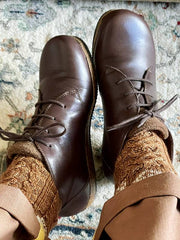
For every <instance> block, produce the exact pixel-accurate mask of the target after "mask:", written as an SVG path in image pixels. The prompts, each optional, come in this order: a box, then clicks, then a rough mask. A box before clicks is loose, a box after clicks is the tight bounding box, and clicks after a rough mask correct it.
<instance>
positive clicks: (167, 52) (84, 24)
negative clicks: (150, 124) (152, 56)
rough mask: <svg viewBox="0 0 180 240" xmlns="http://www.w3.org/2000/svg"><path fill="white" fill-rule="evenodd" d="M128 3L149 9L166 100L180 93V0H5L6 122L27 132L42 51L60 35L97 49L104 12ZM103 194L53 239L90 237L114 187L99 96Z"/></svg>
mask: <svg viewBox="0 0 180 240" xmlns="http://www.w3.org/2000/svg"><path fill="white" fill-rule="evenodd" d="M118 8H125V9H130V10H132V11H135V12H136V13H140V14H143V15H144V17H145V19H146V20H147V22H148V24H149V25H150V28H151V30H152V33H153V36H154V40H155V45H156V53H157V88H158V97H159V98H161V99H162V103H164V102H166V101H167V100H169V99H170V98H171V97H172V96H173V95H174V94H176V93H179V94H180V4H176V3H142V2H120V1H117V0H115V1H114V0H107V1H85V0H84V1H83V0H80V1H76V0H74V1H68V0H64V1H45V0H44V1H43V0H39V1H38V0H37V1H35V0H32V1H26V0H24V1H23V0H21V1H20V0H18V1H11V0H8V1H0V113H1V114H0V126H1V127H2V128H3V129H6V130H10V131H13V132H18V133H20V132H22V131H23V128H24V126H26V124H27V123H28V121H29V120H30V118H31V115H32V113H33V111H34V104H35V102H36V101H37V94H38V70H39V59H40V55H41V51H42V48H43V46H44V45H45V43H46V42H47V40H49V39H50V38H51V37H53V36H55V35H59V34H68V35H76V36H78V37H80V38H82V39H83V40H84V41H85V42H86V43H87V45H88V46H89V48H90V50H91V45H92V39H93V33H94V29H95V26H96V23H97V20H98V19H99V17H100V16H101V15H102V14H103V13H104V12H105V11H107V10H109V9H118ZM179 106H180V101H179V100H178V101H177V102H176V103H175V104H174V105H173V106H171V107H170V108H169V109H168V110H167V111H166V112H164V113H163V116H164V118H165V120H166V123H167V125H168V127H169V128H170V130H171V131H172V133H173V136H174V139H175V161H174V165H175V168H176V169H177V171H178V172H179V173H180V163H179V162H180V107H179ZM91 130H92V131H91V134H92V145H93V150H94V156H95V160H96V172H97V180H98V181H97V190H98V192H97V196H96V199H95V201H94V203H93V205H92V206H91V207H90V208H88V209H87V210H86V211H84V212H82V213H80V214H78V215H76V216H72V217H69V218H63V219H60V220H59V224H58V226H57V227H56V228H55V229H54V230H53V231H52V233H51V239H53V240H57V239H67V240H68V239H76V240H77V239H79V240H84V239H85V240H90V239H92V236H93V234H94V231H95V229H96V227H97V224H98V220H99V217H100V212H101V208H102V205H103V203H104V202H105V201H106V200H107V199H109V198H110V197H111V196H112V194H113V191H114V187H113V185H112V184H111V183H109V182H108V180H106V179H105V178H104V176H103V172H102V168H101V161H100V152H101V139H102V133H103V112H102V104H101V98H100V96H98V99H97V104H96V108H95V111H94V115H93V118H92V128H91ZM6 147H7V143H5V142H3V141H2V140H0V167H1V171H3V169H4V168H5V156H6Z"/></svg>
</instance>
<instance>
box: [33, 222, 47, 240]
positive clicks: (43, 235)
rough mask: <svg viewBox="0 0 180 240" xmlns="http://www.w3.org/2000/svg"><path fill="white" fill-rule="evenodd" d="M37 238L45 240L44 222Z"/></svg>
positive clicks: (37, 239)
mask: <svg viewBox="0 0 180 240" xmlns="http://www.w3.org/2000/svg"><path fill="white" fill-rule="evenodd" d="M35 240H45V231H44V228H43V225H42V224H41V229H40V231H39V235H38V237H37V238H36V239H35Z"/></svg>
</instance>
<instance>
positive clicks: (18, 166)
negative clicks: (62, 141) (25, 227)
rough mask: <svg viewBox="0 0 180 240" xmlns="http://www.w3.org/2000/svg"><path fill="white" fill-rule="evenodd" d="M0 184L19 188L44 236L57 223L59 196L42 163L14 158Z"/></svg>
mask: <svg viewBox="0 0 180 240" xmlns="http://www.w3.org/2000/svg"><path fill="white" fill-rule="evenodd" d="M0 183H2V184H6V185H8V186H11V187H16V188H19V189H20V190H21V191H22V192H23V194H24V195H25V196H26V198H27V199H28V200H29V202H30V203H31V205H32V206H33V209H34V212H35V214H36V216H37V218H38V220H39V222H40V223H41V225H42V224H43V228H44V230H45V233H46V236H47V235H48V233H49V231H50V230H51V228H52V227H53V226H54V225H55V224H56V223H57V219H58V214H59V211H60V207H61V201H60V199H59V194H58V191H57V189H56V186H55V184H54V181H53V180H52V177H51V175H50V173H49V172H48V171H47V170H46V168H45V167H44V165H43V163H42V162H41V161H39V160H37V159H35V158H33V157H25V156H16V157H14V159H13V161H12V163H11V164H10V165H9V167H8V168H7V170H6V171H5V172H4V173H3V174H2V175H1V176H0Z"/></svg>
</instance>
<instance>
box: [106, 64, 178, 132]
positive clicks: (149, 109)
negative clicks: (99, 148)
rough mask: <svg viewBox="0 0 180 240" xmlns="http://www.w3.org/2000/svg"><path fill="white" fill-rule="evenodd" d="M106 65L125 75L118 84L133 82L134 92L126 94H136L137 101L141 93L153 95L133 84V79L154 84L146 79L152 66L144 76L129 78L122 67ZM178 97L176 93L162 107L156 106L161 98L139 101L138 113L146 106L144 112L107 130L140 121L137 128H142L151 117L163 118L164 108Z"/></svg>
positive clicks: (126, 94)
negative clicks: (152, 100) (142, 102)
mask: <svg viewBox="0 0 180 240" xmlns="http://www.w3.org/2000/svg"><path fill="white" fill-rule="evenodd" d="M106 67H107V68H110V69H113V70H115V71H117V72H119V73H121V74H122V75H123V76H124V78H123V79H121V80H119V81H117V82H116V84H117V85H119V84H120V83H122V82H124V81H128V82H129V83H130V84H131V86H132V89H133V92H130V93H125V94H124V96H128V95H131V94H134V95H135V97H136V99H137V101H138V100H139V97H140V95H144V96H147V95H148V96H150V97H152V95H151V94H149V93H147V92H146V91H145V90H143V91H142V89H141V90H137V89H135V87H134V85H133V84H132V82H133V81H140V82H144V83H145V82H146V83H149V84H151V85H152V82H151V81H150V80H148V79H146V76H147V73H148V72H149V71H150V68H148V69H147V71H146V73H145V75H144V78H129V77H127V76H126V75H125V74H124V73H123V72H122V71H121V70H120V69H118V68H116V67H112V66H106ZM178 98H179V95H178V94H176V95H175V96H174V97H172V98H171V99H170V100H169V101H168V102H167V103H166V104H164V105H163V106H162V107H160V108H158V109H156V106H157V104H158V103H159V102H160V101H161V100H158V101H154V102H152V103H144V104H140V103H139V104H138V105H137V107H138V113H139V112H140V108H141V107H143V108H144V111H143V113H139V114H138V115H137V116H134V117H132V118H129V119H127V120H124V121H122V122H120V123H117V124H114V125H112V126H109V127H107V131H113V130H116V129H119V128H123V127H126V126H129V125H131V124H134V123H138V122H139V124H138V125H137V128H140V127H141V126H143V124H144V123H145V122H146V121H147V120H148V119H150V118H151V117H156V118H159V119H161V120H163V119H162V117H161V116H160V113H161V112H163V111H164V110H166V109H167V108H168V107H170V106H171V105H172V104H173V103H174V102H175V101H176V100H177V99H178ZM128 108H129V109H131V108H132V105H130V106H128Z"/></svg>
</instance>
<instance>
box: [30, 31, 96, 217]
mask: <svg viewBox="0 0 180 240" xmlns="http://www.w3.org/2000/svg"><path fill="white" fill-rule="evenodd" d="M49 100H55V101H58V102H60V103H61V104H62V105H58V104H54V103H53V102H52V103H47V104H46V103H43V104H41V101H43V102H44V101H47V102H48V101H49ZM39 101H40V105H38V106H37V107H36V111H35V115H37V114H47V115H48V116H52V119H50V118H48V117H47V118H46V117H40V115H39V117H38V119H35V122H33V120H32V122H31V123H30V127H31V126H33V125H40V126H41V127H43V128H46V129H45V131H44V132H43V133H41V135H42V139H43V141H45V144H43V143H41V142H39V141H35V145H36V146H37V148H38V150H39V151H40V152H41V154H42V156H43V157H44V160H45V162H46V164H47V166H48V169H49V170H50V172H51V174H52V176H53V178H54V181H55V183H56V187H57V189H58V191H59V195H60V198H61V200H62V204H63V206H65V205H66V204H68V202H69V201H71V199H73V198H74V197H75V196H76V195H77V194H78V193H80V192H81V191H83V189H87V192H88V193H87V195H86V197H87V198H89V194H90V193H89V191H90V189H89V188H90V186H89V181H90V176H89V172H88V167H87V162H86V161H87V159H86V158H87V156H86V155H87V152H86V147H87V139H86V135H87V129H88V127H89V126H88V119H89V115H90V113H91V108H92V105H93V84H92V77H91V73H90V69H89V66H88V62H87V59H86V56H85V53H84V52H83V50H82V47H81V45H80V43H79V42H78V41H77V39H75V38H74V37H68V36H58V37H55V38H53V39H51V40H50V41H49V42H48V43H47V44H46V46H45V47H44V49H43V52H42V56H41V62H40V88H39ZM56 124H57V125H56ZM29 131H30V132H31V134H33V133H34V132H35V131H38V130H34V129H30V130H29ZM51 135H52V136H53V137H51ZM44 136H46V137H44ZM48 136H49V137H48ZM40 138H41V136H40ZM83 201H84V202H87V201H88V199H84V200H83ZM83 201H82V203H81V202H79V208H82V206H81V205H82V204H84V202H83ZM76 208H77V209H74V210H73V211H75V212H76V211H77V212H78V211H79V209H78V207H77V206H76ZM62 209H63V207H62ZM65 215H66V213H65Z"/></svg>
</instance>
